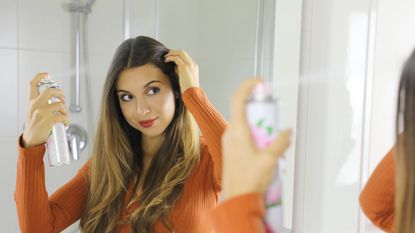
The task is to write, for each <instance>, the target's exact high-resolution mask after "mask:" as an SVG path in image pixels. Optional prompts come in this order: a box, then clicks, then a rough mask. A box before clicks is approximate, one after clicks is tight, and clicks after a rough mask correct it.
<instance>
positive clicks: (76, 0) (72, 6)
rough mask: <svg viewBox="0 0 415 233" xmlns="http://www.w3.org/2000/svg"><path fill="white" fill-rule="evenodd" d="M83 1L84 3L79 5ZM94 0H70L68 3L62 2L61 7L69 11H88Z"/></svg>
mask: <svg viewBox="0 0 415 233" xmlns="http://www.w3.org/2000/svg"><path fill="white" fill-rule="evenodd" d="M83 2H85V5H81V4H82V3H83ZM94 2H95V0H86V1H80V0H71V2H69V3H63V8H64V9H65V10H66V11H69V12H81V13H86V14H88V13H90V12H91V8H92V5H93V4H94Z"/></svg>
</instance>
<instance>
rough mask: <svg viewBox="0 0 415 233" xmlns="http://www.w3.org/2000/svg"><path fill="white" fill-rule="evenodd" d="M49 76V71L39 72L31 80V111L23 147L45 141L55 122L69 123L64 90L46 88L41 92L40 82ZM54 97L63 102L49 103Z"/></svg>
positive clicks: (25, 129)
mask: <svg viewBox="0 0 415 233" xmlns="http://www.w3.org/2000/svg"><path fill="white" fill-rule="evenodd" d="M47 77H48V74H47V73H39V74H37V75H36V76H35V77H34V78H33V79H32V81H31V82H30V95H29V111H28V113H27V117H26V123H25V127H24V133H23V142H22V143H23V145H22V146H23V147H31V146H36V145H39V144H42V143H45V142H46V140H47V138H48V136H49V135H50V132H51V130H52V127H53V125H54V124H55V123H58V122H62V123H64V124H65V125H67V124H68V110H67V108H66V106H65V97H64V93H63V90H62V89H58V88H46V90H45V91H43V92H42V93H39V88H38V83H39V82H40V81H41V80H42V79H44V78H47ZM52 97H57V98H59V100H60V101H61V102H56V103H51V104H49V99H51V98H52Z"/></svg>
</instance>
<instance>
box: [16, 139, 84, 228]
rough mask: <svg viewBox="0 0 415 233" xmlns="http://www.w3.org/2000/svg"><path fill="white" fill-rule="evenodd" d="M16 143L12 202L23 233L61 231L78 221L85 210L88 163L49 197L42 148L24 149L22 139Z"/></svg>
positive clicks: (39, 146) (42, 146)
mask: <svg viewBox="0 0 415 233" xmlns="http://www.w3.org/2000/svg"><path fill="white" fill-rule="evenodd" d="M18 144H19V145H18V160H17V176H16V190H15V193H14V199H15V202H16V208H17V214H18V220H19V226H20V230H21V232H23V233H28V232H33V233H50V232H61V231H62V230H64V229H65V228H66V227H68V226H70V225H71V224H72V223H74V222H75V221H76V220H78V219H79V218H80V216H81V214H82V212H83V210H84V208H85V203H86V198H87V188H88V185H87V173H88V169H89V168H88V167H89V163H87V164H85V165H84V166H83V167H82V168H81V169H80V170H79V172H78V173H77V175H76V176H75V177H74V178H72V180H70V181H69V182H68V183H66V184H65V185H64V186H62V187H61V188H60V189H58V190H57V191H56V192H55V193H54V194H53V195H52V196H50V197H49V196H48V193H47V191H46V187H45V167H44V164H43V156H44V154H45V145H44V144H42V145H38V146H34V147H30V148H23V147H21V137H20V138H19V143H18Z"/></svg>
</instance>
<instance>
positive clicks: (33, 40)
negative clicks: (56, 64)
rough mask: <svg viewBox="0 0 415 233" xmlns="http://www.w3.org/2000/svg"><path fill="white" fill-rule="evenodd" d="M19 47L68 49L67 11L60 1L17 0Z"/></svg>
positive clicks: (56, 50)
mask: <svg viewBox="0 0 415 233" xmlns="http://www.w3.org/2000/svg"><path fill="white" fill-rule="evenodd" d="M18 11H19V24H18V30H19V47H20V48H23V49H32V50H46V51H55V52H58V51H59V52H63V51H68V50H69V40H68V37H69V13H68V12H67V11H65V10H64V8H63V4H62V1H55V0H41V1H30V0H19V9H18Z"/></svg>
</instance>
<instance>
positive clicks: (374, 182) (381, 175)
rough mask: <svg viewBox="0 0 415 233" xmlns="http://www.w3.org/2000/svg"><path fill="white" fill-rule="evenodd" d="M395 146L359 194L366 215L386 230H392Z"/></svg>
mask: <svg viewBox="0 0 415 233" xmlns="http://www.w3.org/2000/svg"><path fill="white" fill-rule="evenodd" d="M395 153H396V150H395V148H392V149H391V150H390V151H389V152H388V153H387V154H386V156H385V158H383V160H382V161H381V162H380V163H379V165H378V166H377V167H376V169H375V171H374V172H373V174H372V175H371V176H370V178H369V180H368V182H367V184H366V186H365V188H364V189H363V191H362V193H361V194H360V206H361V207H362V210H363V212H364V213H365V214H366V216H367V217H368V218H369V219H370V220H371V221H372V222H373V224H375V225H376V226H377V227H379V228H381V229H382V230H384V231H386V232H393V231H394V218H395V210H394V208H395Z"/></svg>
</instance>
